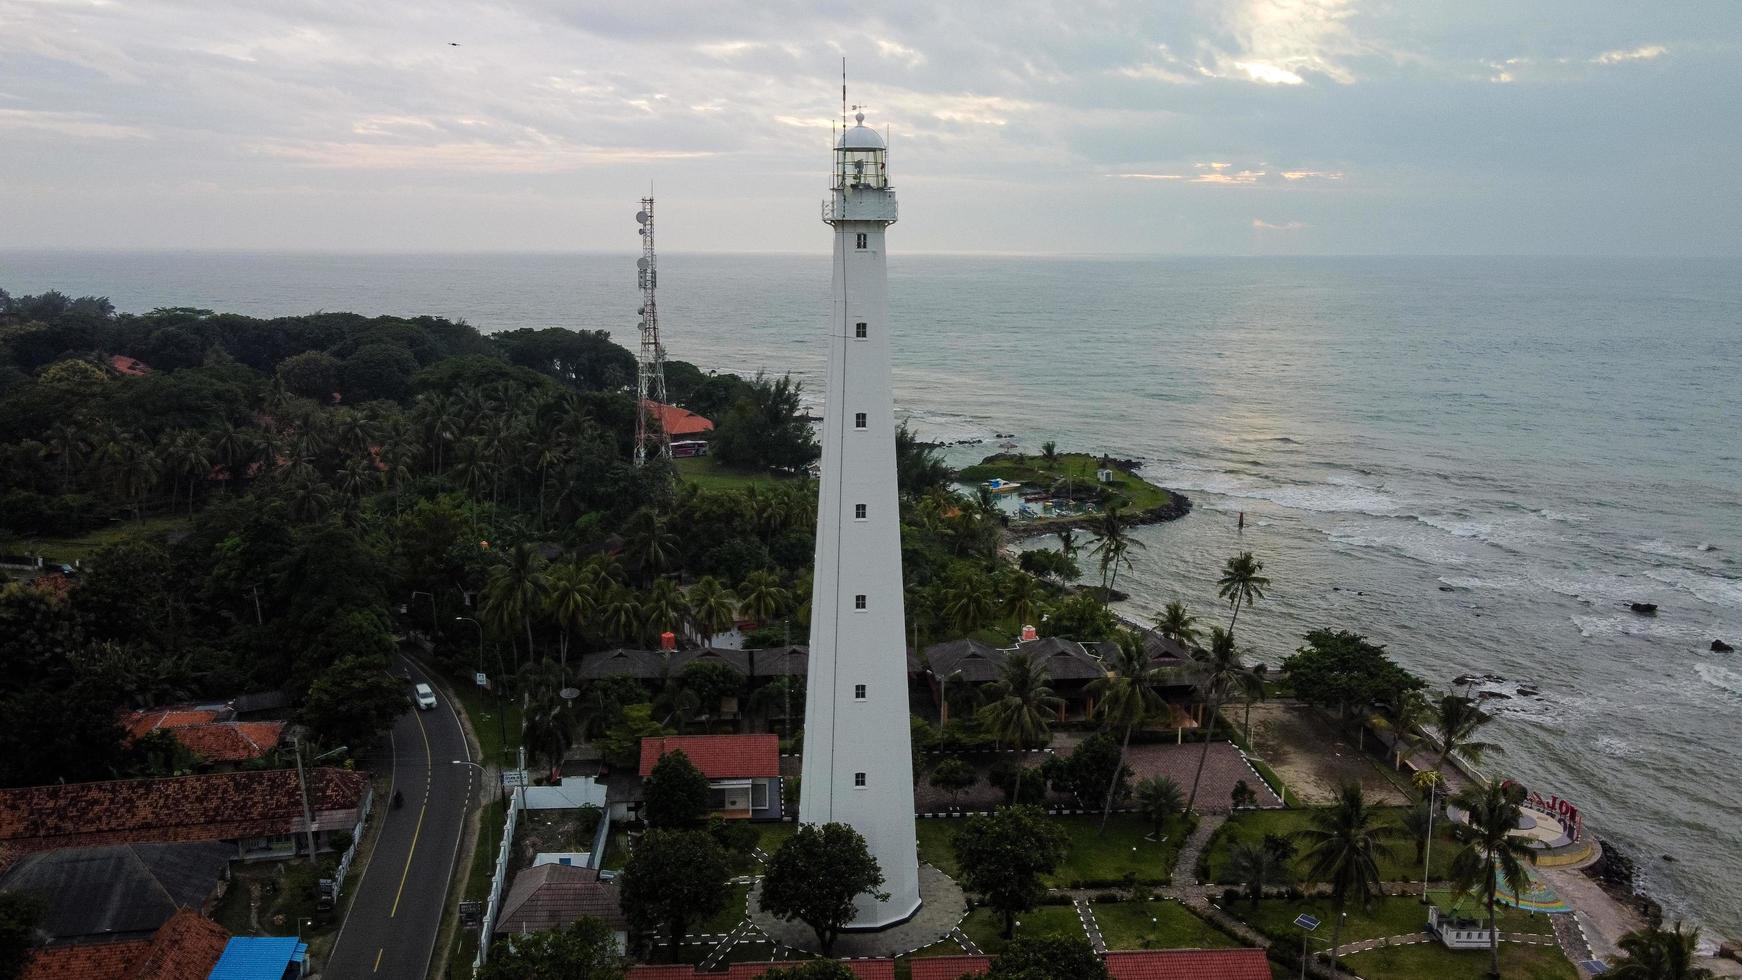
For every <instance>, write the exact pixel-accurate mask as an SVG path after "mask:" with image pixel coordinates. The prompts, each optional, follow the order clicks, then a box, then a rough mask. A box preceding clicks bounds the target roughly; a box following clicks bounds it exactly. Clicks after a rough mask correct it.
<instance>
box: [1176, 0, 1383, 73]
mask: <svg viewBox="0 0 1742 980" xmlns="http://www.w3.org/2000/svg"><path fill="white" fill-rule="evenodd" d="M1220 9H1221V10H1222V11H1223V17H1224V19H1225V24H1226V30H1227V34H1228V36H1229V37H1230V38H1231V39H1232V41H1233V47H1234V49H1235V50H1233V51H1232V52H1229V51H1225V50H1223V49H1221V48H1219V47H1217V46H1216V45H1214V44H1208V45H1206V47H1205V53H1206V56H1205V58H1204V59H1203V60H1202V61H1200V63H1199V65H1198V70H1199V71H1200V72H1201V73H1203V74H1204V75H1207V76H1210V77H1214V78H1234V79H1242V80H1245V81H1249V82H1253V83H1256V84H1259V85H1289V86H1292V85H1304V84H1306V81H1307V79H1306V77H1305V76H1306V75H1320V76H1323V77H1325V78H1328V79H1330V80H1331V81H1334V82H1337V83H1339V84H1343V85H1348V84H1351V83H1353V82H1354V81H1355V75H1354V73H1353V72H1352V71H1351V70H1350V69H1349V68H1348V67H1347V65H1346V64H1345V62H1346V60H1347V58H1348V57H1349V56H1350V55H1353V54H1355V53H1357V52H1358V51H1359V50H1360V47H1361V46H1360V45H1359V44H1357V42H1356V41H1355V38H1354V36H1353V34H1352V33H1351V32H1350V30H1349V26H1348V21H1349V19H1350V18H1351V17H1352V16H1353V14H1354V12H1355V6H1354V3H1353V2H1352V0H1245V2H1242V3H1230V4H1227V5H1226V6H1223V7H1221V8H1220ZM1303 73H1304V74H1303Z"/></svg>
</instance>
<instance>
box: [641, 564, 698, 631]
mask: <svg viewBox="0 0 1742 980" xmlns="http://www.w3.org/2000/svg"><path fill="white" fill-rule="evenodd" d="M641 615H642V618H643V619H644V620H645V621H646V622H647V631H648V632H649V633H651V634H653V635H654V636H658V635H659V634H660V633H663V632H666V631H670V632H674V633H675V632H677V630H678V629H680V628H682V626H683V624H684V623H685V622H687V621H688V620H689V615H690V605H689V602H688V601H686V600H685V599H684V594H683V590H682V589H680V588H678V585H677V583H676V582H673V581H672V580H671V579H668V578H661V579H655V580H654V582H653V585H652V587H650V588H649V589H648V590H647V593H646V594H645V595H643V596H642V597H641Z"/></svg>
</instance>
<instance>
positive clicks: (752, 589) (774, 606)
mask: <svg viewBox="0 0 1742 980" xmlns="http://www.w3.org/2000/svg"><path fill="white" fill-rule="evenodd" d="M791 601H792V595H791V593H789V592H787V590H785V589H783V588H781V587H780V576H778V575H776V574H774V573H773V572H771V571H769V570H767V569H765V568H759V569H757V570H756V571H754V572H751V573H750V574H748V575H746V576H744V581H743V583H741V584H740V585H739V586H738V607H739V608H740V609H742V610H743V611H744V615H746V616H748V617H750V618H751V619H754V620H756V621H757V622H759V623H766V622H768V621H769V620H771V619H773V618H774V617H775V616H778V615H780V613H781V611H782V610H784V609H785V608H786V605H787V603H788V602H791Z"/></svg>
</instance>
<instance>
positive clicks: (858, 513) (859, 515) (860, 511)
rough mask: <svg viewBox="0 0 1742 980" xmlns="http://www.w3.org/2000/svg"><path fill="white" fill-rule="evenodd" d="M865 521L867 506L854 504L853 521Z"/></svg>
mask: <svg viewBox="0 0 1742 980" xmlns="http://www.w3.org/2000/svg"><path fill="white" fill-rule="evenodd" d="M864 519H865V505H864V504H854V505H853V520H855V521H862V520H864Z"/></svg>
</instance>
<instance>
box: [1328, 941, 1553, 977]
mask: <svg viewBox="0 0 1742 980" xmlns="http://www.w3.org/2000/svg"><path fill="white" fill-rule="evenodd" d="M1343 965H1344V966H1345V967H1346V968H1347V969H1349V970H1350V971H1351V972H1353V973H1356V974H1358V975H1360V976H1362V977H1365V978H1366V980H1484V978H1486V977H1487V976H1488V953H1487V952H1486V951H1484V950H1456V951H1454V950H1449V949H1447V948H1445V947H1444V946H1441V945H1440V944H1439V943H1418V944H1416V945H1414V946H1392V947H1389V948H1385V949H1373V950H1368V951H1367V952H1365V953H1356V954H1354V955H1353V956H1345V957H1343ZM1500 975H1501V976H1503V977H1505V978H1506V980H1574V978H1576V977H1577V976H1578V975H1579V971H1578V970H1577V969H1575V968H1574V967H1573V965H1572V964H1571V963H1569V962H1567V958H1566V957H1565V956H1562V955H1561V951H1560V947H1558V946H1527V945H1524V944H1522V943H1501V944H1500Z"/></svg>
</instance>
